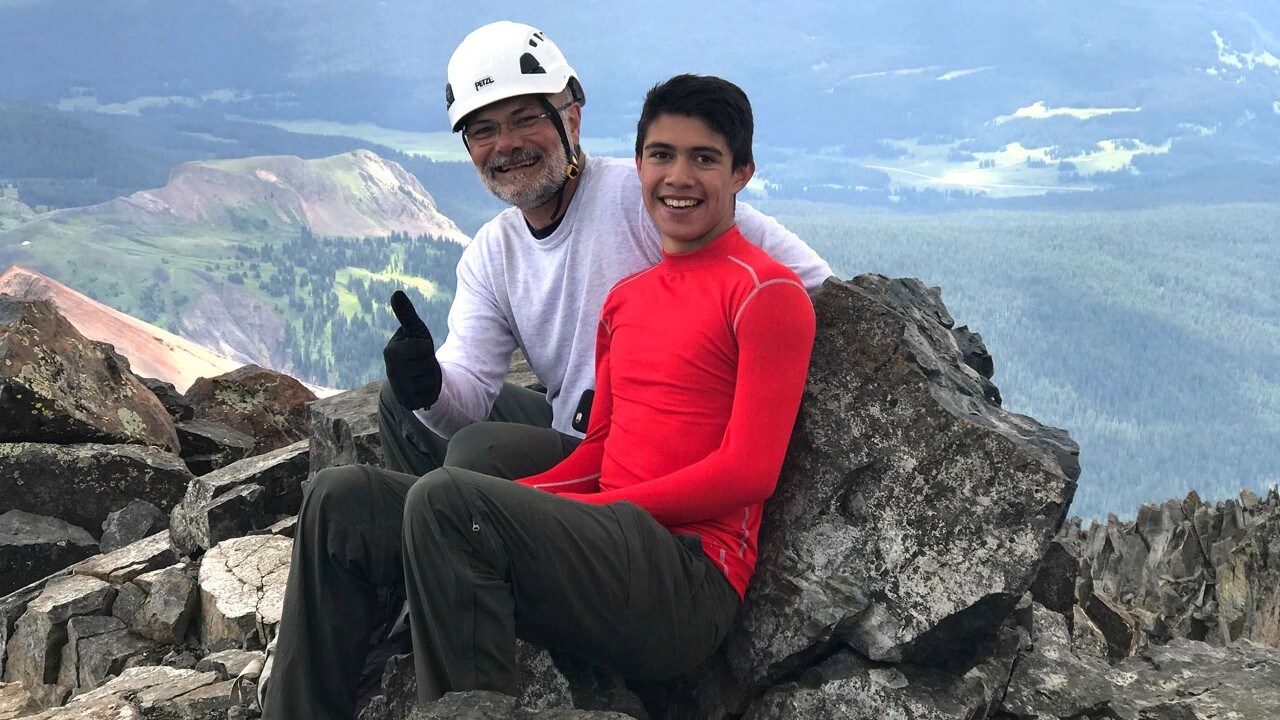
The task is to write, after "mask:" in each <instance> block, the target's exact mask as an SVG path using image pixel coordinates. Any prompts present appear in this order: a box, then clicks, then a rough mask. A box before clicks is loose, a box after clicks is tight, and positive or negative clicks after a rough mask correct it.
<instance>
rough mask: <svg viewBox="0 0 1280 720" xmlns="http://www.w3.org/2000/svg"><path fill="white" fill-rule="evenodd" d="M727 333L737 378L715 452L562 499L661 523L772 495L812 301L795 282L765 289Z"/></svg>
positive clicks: (795, 404) (803, 372) (794, 404)
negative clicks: (628, 506)
mask: <svg viewBox="0 0 1280 720" xmlns="http://www.w3.org/2000/svg"><path fill="white" fill-rule="evenodd" d="M735 332H736V337H737V341H738V369H737V376H736V377H737V380H736V385H735V388H734V395H733V409H732V410H731V411H730V416H729V422H728V425H727V426H726V429H725V434H724V439H723V441H722V442H721V444H720V447H719V448H717V449H716V450H715V451H713V452H712V453H711V454H709V455H708V456H707V457H705V458H703V459H702V460H699V461H698V462H696V463H694V464H692V465H688V466H686V467H684V468H681V469H680V470H677V471H675V472H673V473H670V474H668V475H664V476H662V477H657V478H654V479H652V480H648V481H645V482H642V483H637V484H635V485H630V486H627V487H624V488H619V489H617V490H610V491H607V492H597V493H563V495H564V496H565V497H569V498H572V499H575V500H579V501H582V502H588V503H595V504H604V503H610V502H618V501H623V500H625V501H629V502H633V503H635V504H636V505H639V506H640V507H642V508H644V509H645V510H647V511H648V512H649V514H651V515H653V517H654V518H655V519H656V520H657V521H658V522H660V523H662V524H663V525H667V526H671V525H682V524H685V523H689V522H695V521H698V520H706V519H709V518H715V517H720V516H723V515H725V514H727V513H729V512H732V511H734V510H738V509H740V508H743V507H747V506H749V505H753V504H755V503H758V502H763V501H764V500H765V499H767V498H768V497H769V496H770V495H772V494H773V490H774V488H775V487H776V485H777V482H778V475H779V473H781V471H782V461H783V458H784V457H785V455H786V451H787V443H788V442H789V441H790V439H791V429H792V427H793V426H794V425H795V419H796V413H797V411H798V410H799V408H800V396H801V394H802V393H803V391H804V384H805V380H806V378H807V377H808V371H809V355H810V353H811V352H812V351H813V337H814V314H813V304H812V303H811V302H810V300H809V296H808V294H807V293H806V292H805V291H804V290H803V289H802V288H801V287H800V286H799V285H798V284H796V283H795V282H792V281H776V282H774V283H772V284H767V285H765V286H762V287H761V289H760V290H759V292H758V293H756V295H755V296H754V297H753V298H752V299H751V300H749V301H748V304H747V306H746V307H744V308H743V309H742V312H741V319H740V320H739V322H738V326H737V328H736V331H735ZM597 392H598V390H597ZM593 416H594V413H593ZM593 419H594V417H593Z"/></svg>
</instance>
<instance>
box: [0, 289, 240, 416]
mask: <svg viewBox="0 0 1280 720" xmlns="http://www.w3.org/2000/svg"><path fill="white" fill-rule="evenodd" d="M0 293H6V294H8V295H13V296H16V297H20V298H29V299H42V300H52V301H53V303H54V304H55V305H57V306H58V310H59V311H60V312H61V313H62V314H63V315H65V316H66V318H67V319H68V320H70V321H71V324H72V325H75V326H76V329H77V330H79V331H80V332H81V334H83V335H84V336H85V337H87V338H89V339H91V340H99V341H102V342H107V343H111V344H112V345H114V346H115V348H116V351H117V352H119V353H120V354H121V355H124V356H125V357H126V358H128V359H129V364H130V365H131V366H132V368H133V371H134V372H135V373H137V374H139V375H143V376H145V377H153V378H159V379H160V380H164V381H165V382H169V383H173V385H174V387H176V388H177V389H178V392H186V390H187V388H188V387H190V385H191V383H193V382H195V379H196V378H198V377H214V376H216V375H221V374H223V373H225V372H229V371H231V370H234V369H236V368H238V367H240V366H241V365H242V364H243V363H241V362H238V361H236V360H232V359H231V358H229V357H227V356H225V355H220V354H218V353H216V352H214V351H212V350H210V349H208V348H206V347H203V346H201V345H197V344H196V343H193V342H191V341H190V340H187V339H186V338H182V337H179V336H177V335H174V334H173V333H171V332H169V331H168V330H164V329H163V328H158V327H156V326H155V325H152V324H150V323H146V322H143V321H141V320H138V319H137V318H133V317H130V316H128V315H126V314H124V313H122V312H120V311H118V310H114V309H112V308H109V307H107V306H106V305H103V304H102V303H100V302H96V301H94V300H93V299H91V298H89V297H87V296H85V295H81V294H80V293H78V292H76V291H75V290H72V289H71V288H69V287H67V286H66V285H63V284H62V283H59V282H57V281H56V280H53V279H52V278H49V277H46V276H44V275H41V274H40V273H38V272H34V271H32V270H28V269H26V268H24V267H21V266H19V265H12V266H10V267H9V268H8V269H6V270H4V271H3V272H0Z"/></svg>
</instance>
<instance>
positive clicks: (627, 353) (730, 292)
mask: <svg viewBox="0 0 1280 720" xmlns="http://www.w3.org/2000/svg"><path fill="white" fill-rule="evenodd" d="M813 336H814V315H813V305H812V303H811V302H810V300H809V295H808V293H807V292H806V291H805V289H804V286H803V285H802V284H801V283H800V281H799V279H798V278H797V277H796V275H795V273H793V272H792V271H791V270H789V269H788V268H786V267H785V266H783V265H781V264H779V263H778V262H776V261H774V260H773V259H772V258H770V257H769V256H768V255H767V254H765V253H764V252H763V251H762V250H760V249H759V248H758V247H756V246H754V245H752V244H750V243H748V242H747V241H746V240H745V239H743V237H742V235H741V234H739V232H738V229H737V227H736V226H735V227H733V228H731V229H730V230H729V231H727V232H726V233H724V234H723V235H721V236H720V237H718V238H716V239H715V240H714V241H712V242H711V243H709V244H707V245H706V246H704V247H702V248H700V249H698V250H696V251H694V252H691V253H687V254H681V255H673V254H667V255H665V257H664V258H663V260H662V262H661V263H659V264H658V265H656V266H654V267H652V268H650V269H648V270H645V271H643V272H640V273H636V274H635V275H632V276H630V277H627V278H625V279H623V280H622V281H620V282H619V283H618V284H617V285H615V286H614V288H613V290H611V291H610V293H609V296H608V297H607V298H606V300H605V304H604V308H603V310H602V312H601V317H600V325H599V328H598V331H597V339H596V396H595V401H594V404H593V406H592V410H591V420H590V423H589V425H588V430H587V436H586V438H585V439H584V440H583V442H582V444H581V445H579V446H578V448H577V449H576V450H574V452H573V453H572V454H570V455H569V457H567V458H565V459H564V461H562V462H561V463H560V464H558V465H556V466H555V467H554V468H552V469H550V470H548V471H546V472H544V473H541V474H539V475H534V476H532V477H528V478H524V479H521V480H520V481H519V482H521V483H524V484H527V485H532V486H534V487H538V488H541V489H543V490H546V491H548V492H553V493H557V494H560V495H562V496H565V497H569V498H572V499H575V500H579V501H582V502H589V503H597V504H603V503H610V502H617V501H621V500H627V501H630V502H633V503H635V504H636V505H639V506H640V507H642V508H644V509H645V510H647V511H648V512H649V513H650V514H651V515H653V517H654V518H655V519H656V520H657V521H658V522H660V523H662V524H663V525H664V526H665V527H667V528H668V529H669V530H671V531H672V532H677V533H696V534H698V535H700V536H702V543H703V549H704V551H705V552H706V553H707V555H709V556H710V557H711V558H712V560H714V561H715V563H716V564H717V565H718V566H719V567H720V568H721V570H722V571H723V572H724V573H725V576H726V577H727V578H728V580H729V582H730V583H731V584H732V585H733V587H734V588H735V589H736V590H737V591H738V594H739V595H742V594H743V593H745V592H746V588H747V582H748V581H749V580H750V578H751V574H752V572H753V571H754V570H755V562H756V536H757V533H758V531H759V528H760V513H761V509H762V507H763V503H764V500H765V499H766V498H768V497H769V496H770V495H771V494H773V490H774V487H775V486H776V484H777V480H778V474H779V472H780V471H781V468H782V460H783V456H784V455H785V453H786V447H787V441H788V440H789V439H790V436H791V428H792V426H793V424H794V423H795V418H796V411H797V410H798V408H799V405H800V395H801V392H802V391H803V389H804V383H805V378H806V375H807V373H808V369H809V354H810V351H811V350H812V348H813Z"/></svg>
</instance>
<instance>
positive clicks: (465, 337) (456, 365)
mask: <svg viewBox="0 0 1280 720" xmlns="http://www.w3.org/2000/svg"><path fill="white" fill-rule="evenodd" d="M735 219H736V220H737V223H738V227H739V229H740V230H741V231H742V234H743V235H744V236H745V237H746V238H747V240H749V241H751V242H752V243H755V244H756V245H759V246H760V247H761V248H763V249H764V250H765V251H766V252H768V253H769V254H770V255H772V256H773V257H774V259H776V260H778V261H779V262H781V263H782V264H784V265H787V266H788V267H790V268H791V269H792V270H794V271H795V273H796V274H797V275H799V276H800V280H801V281H803V282H804V284H805V286H806V287H808V288H809V290H810V292H812V291H814V290H816V289H817V288H818V287H819V286H820V285H821V284H822V282H823V281H824V280H826V279H827V277H828V276H830V275H831V268H830V267H829V266H828V265H827V263H826V262H825V261H823V260H822V258H820V257H818V254H817V253H815V252H814V251H813V249H812V248H810V247H809V246H808V245H806V244H805V243H804V242H803V241H802V240H800V238H798V237H796V235H795V234H794V233H792V232H791V231H789V230H787V229H786V228H784V227H783V226H782V225H781V224H779V223H778V222H777V221H776V220H774V219H773V218H770V217H768V216H766V215H763V214H761V213H760V212H758V211H757V210H755V209H754V208H752V207H751V206H749V205H747V204H745V203H742V202H739V203H738V204H737V211H736V218H735ZM661 260H662V239H661V236H660V235H659V233H658V229H657V227H655V226H654V224H653V221H652V220H651V219H650V218H649V214H648V213H647V212H646V211H645V208H644V203H643V201H642V198H641V194H640V180H639V178H638V177H637V175H636V168H635V163H634V162H633V161H631V160H624V159H618V158H594V157H593V158H588V159H587V164H586V168H585V169H584V170H583V173H582V176H581V178H580V179H579V181H578V188H577V191H576V192H575V193H574V196H573V200H572V201H571V202H570V204H569V209H568V211H567V212H566V213H565V215H564V218H563V219H562V220H561V222H560V226H559V227H558V228H556V230H555V232H553V233H552V234H551V235H550V236H548V237H546V238H543V239H538V238H535V237H533V235H532V234H531V233H530V232H529V228H528V226H527V225H526V223H525V221H524V216H523V215H521V213H520V211H519V210H518V209H516V208H509V209H507V210H505V211H504V212H502V213H501V214H499V215H498V216H497V217H496V218H494V219H493V220H491V221H489V222H488V223H486V224H485V225H484V227H482V228H480V231H479V232H477V233H476V237H475V239H474V240H473V241H472V242H471V244H470V245H469V246H468V247H467V249H466V250H465V251H464V252H463V254H462V260H461V261H460V262H459V263H458V287H457V293H456V295H455V296H454V300H453V305H452V306H451V307H450V309H449V338H448V340H446V341H445V343H444V345H442V346H441V347H440V348H439V350H438V352H437V353H436V357H437V358H438V359H439V361H440V368H441V371H442V373H443V385H442V387H441V391H440V398H439V400H437V401H436V403H435V405H433V406H432V407H431V409H430V410H419V411H417V413H416V415H417V416H418V419H420V420H422V422H424V423H426V425H427V426H428V427H430V428H431V429H432V430H434V431H435V432H437V433H439V434H441V435H443V436H445V437H449V436H451V435H453V433H455V432H457V431H458V430H459V429H461V428H462V427H464V426H466V425H469V424H471V423H473V422H478V421H480V420H483V419H485V418H486V417H487V416H488V415H489V411H490V409H491V408H492V407H493V401H494V399H495V398H496V397H497V395H498V391H499V390H501V389H502V382H503V378H504V377H505V376H506V372H507V365H508V364H509V362H510V360H511V353H512V351H513V350H514V349H515V348H516V347H519V348H520V349H521V350H523V351H524V354H525V357H526V358H528V360H529V365H530V367H531V368H532V369H533V372H534V373H535V374H536V375H537V376H538V379H539V380H540V381H541V382H542V384H543V385H545V386H546V387H547V401H548V402H550V403H551V407H552V414H553V422H552V427H554V428H555V429H556V430H559V431H560V432H562V433H566V434H572V435H578V436H580V435H581V433H579V432H577V431H575V430H573V428H572V427H571V426H570V423H571V422H572V419H573V412H574V410H575V409H576V407H577V404H578V400H579V398H580V397H581V396H582V393H583V391H585V390H588V389H590V388H592V387H594V385H595V339H596V326H597V324H598V323H599V320H600V308H601V306H602V305H603V303H604V299H605V296H606V295H608V293H609V290H610V289H611V288H612V287H613V285H614V284H615V283H617V282H618V281H619V280H621V279H622V278H624V277H626V276H628V275H630V274H632V273H635V272H638V271H640V270H643V269H645V268H647V267H650V266H652V265H656V264H657V263H658V262H659V261H661ZM673 321H674V322H678V321H679V319H678V318H673Z"/></svg>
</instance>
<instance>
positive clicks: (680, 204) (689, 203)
mask: <svg viewBox="0 0 1280 720" xmlns="http://www.w3.org/2000/svg"><path fill="white" fill-rule="evenodd" d="M662 202H664V203H666V205H667V207H673V208H688V207H693V206H694V205H697V204H698V203H699V202H700V201H699V200H691V199H681V200H677V199H676V198H663V199H662Z"/></svg>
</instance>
